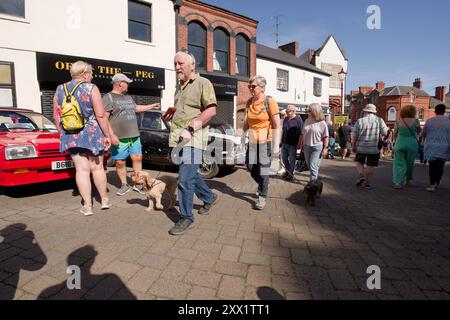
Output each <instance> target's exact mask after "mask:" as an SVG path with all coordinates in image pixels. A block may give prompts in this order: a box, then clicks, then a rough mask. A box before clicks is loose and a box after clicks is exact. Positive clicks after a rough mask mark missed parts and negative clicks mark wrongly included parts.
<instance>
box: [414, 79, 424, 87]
mask: <svg viewBox="0 0 450 320" xmlns="http://www.w3.org/2000/svg"><path fill="white" fill-rule="evenodd" d="M413 86H414V87H416V88H417V89H419V90H422V80H421V79H420V78H416V79H415V80H414V83H413Z"/></svg>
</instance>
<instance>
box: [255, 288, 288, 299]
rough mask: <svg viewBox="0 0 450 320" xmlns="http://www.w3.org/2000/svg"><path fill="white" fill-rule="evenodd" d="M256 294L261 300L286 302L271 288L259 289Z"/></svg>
mask: <svg viewBox="0 0 450 320" xmlns="http://www.w3.org/2000/svg"><path fill="white" fill-rule="evenodd" d="M256 294H257V295H258V298H260V299H261V300H286V299H285V298H284V297H283V296H282V295H281V294H279V293H278V291H277V290H275V289H272V288H269V287H259V288H258V289H257V290H256Z"/></svg>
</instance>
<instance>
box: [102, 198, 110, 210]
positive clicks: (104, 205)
mask: <svg viewBox="0 0 450 320" xmlns="http://www.w3.org/2000/svg"><path fill="white" fill-rule="evenodd" d="M109 208H111V204H110V203H109V199H108V198H104V199H102V206H101V209H102V210H106V209H109Z"/></svg>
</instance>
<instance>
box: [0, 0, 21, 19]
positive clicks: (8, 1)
mask: <svg viewBox="0 0 450 320" xmlns="http://www.w3.org/2000/svg"><path fill="white" fill-rule="evenodd" d="M0 14H7V15H10V16H15V17H19V18H25V0H2V1H1V2H0Z"/></svg>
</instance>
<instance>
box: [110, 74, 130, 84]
mask: <svg viewBox="0 0 450 320" xmlns="http://www.w3.org/2000/svg"><path fill="white" fill-rule="evenodd" d="M120 81H125V82H127V83H132V82H133V80H131V79H130V78H128V77H127V76H126V75H124V74H123V73H116V74H115V75H114V76H113V77H112V79H111V83H116V82H120Z"/></svg>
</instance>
